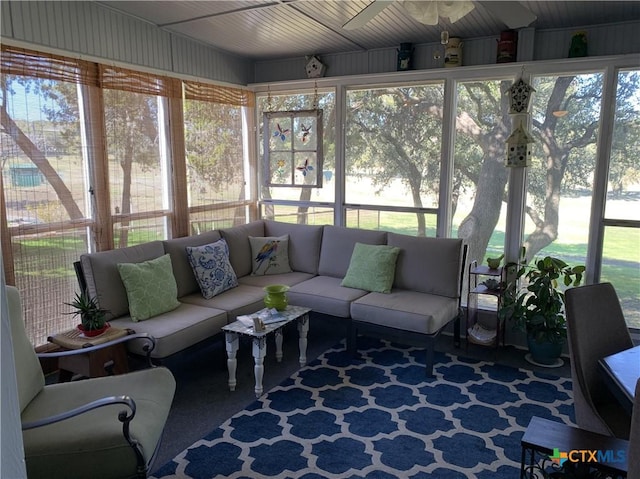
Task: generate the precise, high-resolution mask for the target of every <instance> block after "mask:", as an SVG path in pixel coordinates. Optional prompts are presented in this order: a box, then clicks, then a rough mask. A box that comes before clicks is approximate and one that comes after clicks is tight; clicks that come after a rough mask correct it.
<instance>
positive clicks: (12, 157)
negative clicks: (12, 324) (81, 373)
mask: <svg viewBox="0 0 640 479" xmlns="http://www.w3.org/2000/svg"><path fill="white" fill-rule="evenodd" d="M2 108H3V111H2V134H0V142H1V143H0V144H1V162H2V163H1V166H2V186H3V190H4V191H3V193H4V202H5V205H6V216H7V225H6V231H5V230H3V232H2V236H3V245H2V248H3V256H4V257H7V256H8V257H9V258H12V259H13V262H12V264H11V265H10V267H9V268H6V271H8V272H9V271H11V270H12V271H13V276H14V282H15V285H16V286H17V287H18V288H19V289H20V291H21V295H22V298H23V304H24V307H25V325H26V329H27V334H28V335H29V337H30V338H31V340H32V341H33V342H34V344H43V343H45V342H46V340H47V336H49V335H50V334H51V333H53V332H56V331H58V330H64V329H69V328H71V327H73V325H74V324H76V323H77V320H76V319H74V318H72V316H70V315H67V314H65V313H67V312H68V311H69V309H70V308H69V307H68V306H66V305H64V302H65V301H70V300H71V299H72V298H73V294H74V290H75V288H76V286H77V280H76V277H75V273H74V270H73V262H74V261H76V260H77V259H78V257H79V256H80V255H81V254H82V253H84V252H86V251H87V247H88V236H87V226H89V225H90V223H91V220H90V219H89V216H90V208H89V206H88V196H87V190H88V188H87V179H86V163H85V161H84V157H83V154H82V141H81V138H80V124H79V116H78V95H77V89H76V86H75V84H72V83H68V82H64V81H58V80H50V79H43V78H33V77H27V76H21V75H11V74H9V75H3V76H2ZM5 233H6V236H5ZM5 261H6V260H5Z"/></svg>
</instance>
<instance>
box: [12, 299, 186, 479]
mask: <svg viewBox="0 0 640 479" xmlns="http://www.w3.org/2000/svg"><path fill="white" fill-rule="evenodd" d="M6 291H7V301H8V306H9V320H10V322H11V337H12V345H13V351H14V357H15V363H16V377H17V383H18V384H17V387H18V400H19V404H20V411H21V420H22V431H23V432H22V436H23V442H24V452H25V461H26V467H27V474H28V477H29V478H30V479H34V478H40V477H42V478H47V479H54V478H61V479H62V478H64V479H69V478H87V477H91V478H105V479H106V478H109V479H115V478H134V477H135V478H143V477H146V476H147V474H148V473H149V469H150V467H151V464H152V462H153V459H154V457H155V453H156V451H157V448H158V446H159V444H160V439H161V437H162V431H163V429H164V425H165V422H166V420H167V417H168V415H169V409H170V407H171V403H172V401H173V396H174V393H175V388H176V383H175V379H174V378H173V375H172V374H171V372H170V371H169V370H168V369H166V368H161V367H157V368H151V369H145V370H141V371H136V372H132V373H128V374H123V375H119V376H108V377H103V378H94V379H87V380H82V381H73V382H70V383H61V384H53V385H45V381H44V375H43V373H42V369H41V367H40V363H39V361H38V356H37V355H36V353H35V352H34V350H33V346H32V345H31V343H30V342H29V339H28V338H27V335H26V333H25V329H24V322H23V319H22V306H21V302H20V295H19V293H18V290H17V289H15V288H13V287H11V286H7V288H6ZM122 339H123V340H126V338H122ZM132 339H136V340H141V338H140V337H139V336H137V337H135V338H132ZM107 344H108V343H107ZM79 352H80V353H83V352H85V351H83V350H79ZM58 354H72V352H68V353H58ZM49 356H50V355H49Z"/></svg>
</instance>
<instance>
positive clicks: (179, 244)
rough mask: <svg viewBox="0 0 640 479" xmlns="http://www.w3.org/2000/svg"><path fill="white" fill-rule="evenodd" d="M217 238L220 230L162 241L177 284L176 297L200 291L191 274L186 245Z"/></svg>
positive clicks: (206, 242) (201, 243) (204, 243)
mask: <svg viewBox="0 0 640 479" xmlns="http://www.w3.org/2000/svg"><path fill="white" fill-rule="evenodd" d="M219 239H220V232H219V231H215V230H214V231H207V232H206V233H202V234H199V235H194V236H186V237H184V238H174V239H170V240H166V241H163V242H162V244H163V245H164V251H165V253H168V254H169V255H170V256H171V266H172V267H173V276H174V277H175V278H176V284H177V285H178V298H181V297H182V296H186V295H188V294H193V293H197V292H199V291H200V287H199V286H198V282H197V281H196V278H195V276H194V274H193V269H192V268H191V264H190V263H189V258H188V257H187V250H186V248H187V246H189V247H195V246H203V245H206V244H211V243H215V242H216V241H218V240H219Z"/></svg>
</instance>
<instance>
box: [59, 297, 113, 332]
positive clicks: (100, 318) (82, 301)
mask: <svg viewBox="0 0 640 479" xmlns="http://www.w3.org/2000/svg"><path fill="white" fill-rule="evenodd" d="M65 304H67V305H69V306H72V307H73V308H75V311H72V312H71V313H70V314H73V315H74V316H80V324H79V325H78V329H79V330H80V331H82V332H83V333H84V335H85V336H87V337H95V336H98V335H100V334H102V333H104V332H105V331H106V330H107V329H108V328H109V323H107V321H106V313H107V311H106V310H105V309H102V308H100V306H98V302H97V301H96V299H95V298H93V297H91V296H89V294H88V293H87V292H86V291H82V292H81V293H76V296H75V298H74V299H73V301H72V302H71V303H65Z"/></svg>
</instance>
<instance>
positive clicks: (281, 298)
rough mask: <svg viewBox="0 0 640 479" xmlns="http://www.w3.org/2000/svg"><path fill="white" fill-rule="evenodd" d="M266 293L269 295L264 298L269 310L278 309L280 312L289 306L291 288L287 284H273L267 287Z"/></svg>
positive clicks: (265, 288)
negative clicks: (288, 296) (288, 295)
mask: <svg viewBox="0 0 640 479" xmlns="http://www.w3.org/2000/svg"><path fill="white" fill-rule="evenodd" d="M264 291H265V292H266V293H267V294H265V296H264V305H265V306H266V307H267V308H276V309H277V310H278V311H284V310H285V309H287V304H289V300H288V298H287V291H289V286H287V285H285V284H271V285H269V286H265V287H264Z"/></svg>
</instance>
